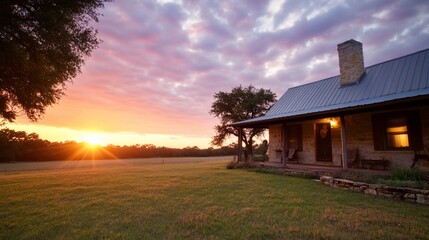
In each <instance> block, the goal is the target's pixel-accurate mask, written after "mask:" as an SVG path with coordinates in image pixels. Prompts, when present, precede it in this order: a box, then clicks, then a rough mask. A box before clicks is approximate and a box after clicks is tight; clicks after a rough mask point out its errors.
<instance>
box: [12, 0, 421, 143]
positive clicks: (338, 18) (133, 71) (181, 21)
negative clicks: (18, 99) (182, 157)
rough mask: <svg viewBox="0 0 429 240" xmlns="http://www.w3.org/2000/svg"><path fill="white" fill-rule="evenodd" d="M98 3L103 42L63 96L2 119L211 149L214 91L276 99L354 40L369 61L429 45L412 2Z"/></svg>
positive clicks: (102, 137)
mask: <svg viewBox="0 0 429 240" xmlns="http://www.w3.org/2000/svg"><path fill="white" fill-rule="evenodd" d="M310 2H311V3H310ZM100 11H101V13H102V14H103V16H101V17H100V22H99V23H94V26H95V27H96V28H97V29H98V31H99V34H98V37H99V38H100V39H101V40H102V41H103V42H102V43H101V44H100V45H99V47H98V48H97V49H95V50H94V51H93V53H92V54H91V56H90V57H88V58H87V59H86V61H85V64H84V65H83V67H82V72H81V74H79V75H78V76H77V77H76V78H75V79H73V82H72V83H69V84H67V89H66V91H65V93H66V96H63V97H62V98H61V100H60V101H59V103H58V104H56V105H53V106H50V107H49V108H48V109H47V111H46V114H45V115H44V116H43V117H42V119H40V120H39V121H38V122H35V123H34V122H30V121H29V120H27V119H26V117H25V116H20V117H19V118H18V119H17V120H16V123H12V124H7V125H6V127H9V128H11V129H15V130H23V131H26V132H28V133H30V132H36V133H38V134H39V136H40V137H41V138H42V139H46V140H49V141H60V142H61V141H77V142H82V141H92V142H94V143H98V144H101V145H107V144H114V145H134V144H141V145H143V144H154V145H156V146H166V147H177V148H183V147H187V146H198V147H200V148H207V147H210V141H211V137H212V136H213V135H214V134H215V132H214V126H215V125H216V124H217V123H218V122H219V120H218V119H216V118H214V117H213V116H211V115H210V114H209V111H210V107H211V104H212V102H213V100H214V99H213V95H214V94H215V93H216V92H219V91H230V90H231V89H232V88H233V87H236V86H239V85H243V86H247V85H250V84H252V85H254V86H255V87H257V88H265V89H271V90H272V91H273V92H275V93H276V94H277V96H278V97H281V95H282V94H283V93H284V92H285V91H286V90H287V89H288V88H290V87H294V86H297V85H301V84H305V83H308V82H313V81H316V80H320V79H324V78H327V77H331V76H335V75H338V74H339V70H338V57H337V49H336V47H337V44H338V43H341V42H344V41H346V40H349V39H355V40H357V41H360V42H362V43H363V47H364V56H365V65H366V66H370V65H373V64H376V63H379V62H382V61H386V60H389V59H392V58H395V57H399V56H403V55H406V54H409V53H412V52H416V51H419V50H422V49H425V48H428V47H429V27H428V26H429V4H427V3H426V2H425V1H418V0H416V1H358V2H356V1H336V0H332V1H318V0H317V1H316V0H315V1H283V0H273V1H246V2H245V1H224V2H222V4H220V3H217V2H216V1H215V2H213V1H181V0H162V1H161V0H158V1H143V0H130V1H115V2H106V3H105V8H104V9H101V10H100ZM267 137H268V134H266V136H265V137H264V138H267ZM264 138H262V139H264ZM262 139H261V140H262ZM231 141H236V138H235V137H233V138H231V139H230V140H229V141H228V142H227V143H226V144H228V143H230V142H231Z"/></svg>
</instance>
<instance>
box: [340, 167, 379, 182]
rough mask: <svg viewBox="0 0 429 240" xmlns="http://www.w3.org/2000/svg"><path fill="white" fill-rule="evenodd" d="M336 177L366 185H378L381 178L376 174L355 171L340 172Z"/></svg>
mask: <svg viewBox="0 0 429 240" xmlns="http://www.w3.org/2000/svg"><path fill="white" fill-rule="evenodd" d="M334 177H336V178H343V179H347V180H351V181H357V182H366V183H376V182H377V179H378V178H380V176H379V175H376V174H371V173H367V172H361V171H353V170H348V171H342V172H338V173H337V174H336V175H334Z"/></svg>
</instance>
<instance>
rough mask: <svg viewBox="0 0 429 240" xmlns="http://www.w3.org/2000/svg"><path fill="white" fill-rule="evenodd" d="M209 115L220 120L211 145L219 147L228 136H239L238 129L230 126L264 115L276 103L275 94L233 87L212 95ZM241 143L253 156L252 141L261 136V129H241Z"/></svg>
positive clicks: (252, 87)
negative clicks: (213, 99)
mask: <svg viewBox="0 0 429 240" xmlns="http://www.w3.org/2000/svg"><path fill="white" fill-rule="evenodd" d="M214 98H215V101H214V102H213V104H212V107H211V110H210V114H212V115H214V116H216V117H218V118H220V124H219V125H216V126H215V129H216V135H215V136H214V137H213V139H212V144H213V145H217V146H221V145H222V144H223V142H224V141H225V140H226V138H227V137H228V136H230V135H234V136H237V137H238V136H239V128H237V127H233V126H231V125H230V124H232V123H234V122H239V121H243V120H247V119H251V118H255V117H260V116H263V115H265V113H266V112H267V111H268V110H269V109H270V107H271V106H272V105H273V104H274V103H275V102H276V94H275V93H273V92H271V90H269V89H268V90H266V89H263V88H261V89H256V88H255V87H254V86H252V85H250V86H248V87H244V88H243V87H242V86H241V85H240V86H239V87H235V88H233V89H232V91H231V92H218V93H215V95H214ZM241 131H242V134H241V136H242V139H241V140H242V141H243V142H244V144H245V146H246V149H247V153H248V154H249V155H250V156H253V147H252V146H253V139H254V138H255V137H258V136H261V135H262V134H263V132H264V129H263V128H250V129H241Z"/></svg>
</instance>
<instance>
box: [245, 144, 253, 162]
mask: <svg viewBox="0 0 429 240" xmlns="http://www.w3.org/2000/svg"><path fill="white" fill-rule="evenodd" d="M246 152H247V155H248V159H246V161H247V160H249V161H250V162H252V161H253V146H252V144H247V145H246Z"/></svg>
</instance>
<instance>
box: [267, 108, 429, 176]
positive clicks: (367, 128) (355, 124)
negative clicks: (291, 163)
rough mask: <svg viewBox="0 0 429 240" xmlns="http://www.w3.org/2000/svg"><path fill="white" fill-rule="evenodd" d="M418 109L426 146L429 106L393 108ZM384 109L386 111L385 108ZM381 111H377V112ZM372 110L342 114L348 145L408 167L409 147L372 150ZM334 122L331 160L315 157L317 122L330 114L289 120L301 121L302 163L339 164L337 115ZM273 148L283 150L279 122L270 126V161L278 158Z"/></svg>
mask: <svg viewBox="0 0 429 240" xmlns="http://www.w3.org/2000/svg"><path fill="white" fill-rule="evenodd" d="M402 110H403V111H410V110H419V112H420V118H421V125H422V126H421V129H422V135H423V138H424V139H423V141H424V145H425V146H429V107H410V108H407V109H399V110H398V109H396V110H392V112H400V111H402ZM384 112H386V111H384ZM378 113H380V112H378ZM372 114H373V113H359V114H353V115H347V116H346V117H345V124H346V137H347V147H348V148H349V149H352V148H357V149H358V152H359V157H360V158H361V159H375V160H377V159H382V158H385V159H388V160H389V161H390V163H391V164H390V168H393V167H406V168H407V167H410V166H411V164H412V163H413V158H414V152H413V151H411V150H395V151H392V150H389V151H375V150H374V143H373V132H372ZM332 119H333V120H335V121H336V122H337V125H331V138H332V158H333V159H332V163H329V162H328V163H326V162H318V161H316V140H315V127H316V123H329V122H330V120H331V118H325V119H318V120H311V121H310V120H309V121H301V122H289V123H288V124H300V125H301V126H302V140H303V150H302V151H298V152H297V153H296V154H297V158H298V161H299V163H302V164H316V165H333V166H341V150H342V149H341V148H342V146H341V128H340V126H341V123H340V119H339V118H332ZM276 149H282V150H283V139H282V125H281V124H277V125H271V126H270V127H269V150H268V156H269V159H270V161H272V162H280V160H281V153H278V152H276V151H275V150H276Z"/></svg>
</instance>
